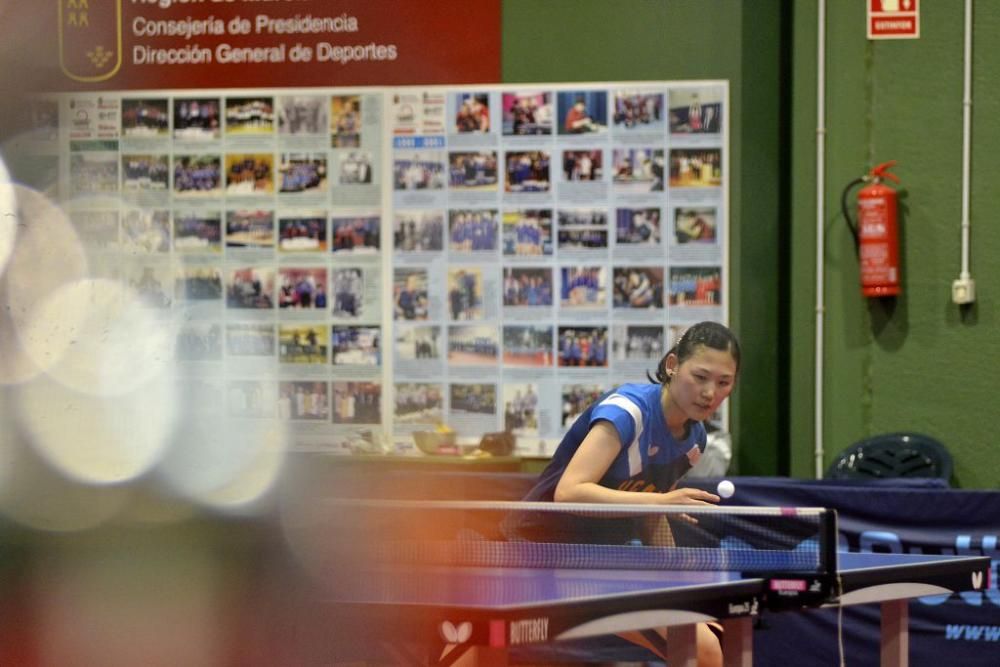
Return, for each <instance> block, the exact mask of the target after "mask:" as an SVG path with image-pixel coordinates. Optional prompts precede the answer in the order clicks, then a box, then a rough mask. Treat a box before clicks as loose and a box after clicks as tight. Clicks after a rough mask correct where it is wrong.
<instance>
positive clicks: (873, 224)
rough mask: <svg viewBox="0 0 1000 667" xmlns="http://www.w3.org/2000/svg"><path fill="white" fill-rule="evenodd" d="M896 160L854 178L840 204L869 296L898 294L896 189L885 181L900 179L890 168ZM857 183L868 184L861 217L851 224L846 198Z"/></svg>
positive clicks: (862, 197) (862, 193) (861, 198)
mask: <svg viewBox="0 0 1000 667" xmlns="http://www.w3.org/2000/svg"><path fill="white" fill-rule="evenodd" d="M895 164H896V161H895V160H892V161H890V162H883V163H882V164H880V165H878V166H876V167H873V168H872V169H871V171H869V172H868V175H867V176H865V177H863V178H859V179H856V180H854V181H852V182H851V183H850V184H849V185H848V186H847V188H845V189H844V197H842V199H841V205H842V206H843V209H844V217H845V218H846V219H847V224H848V226H850V227H851V232H852V233H853V234H854V240H855V243H856V244H857V249H858V261H859V263H860V268H861V293H862V294H863V295H864V296H867V297H882V296H896V295H898V294H899V224H898V221H897V218H896V191H895V190H894V189H893V188H890V187H889V186H888V185H885V184H884V183H883V182H882V181H883V180H884V179H886V178H888V179H891V180H892V181H894V182H896V183H899V179H898V178H897V177H896V175H895V174H893V173H890V172H889V169H890V168H892V167H893V165H895ZM858 183H867V185H866V186H865V187H863V188H861V190H860V191H859V192H858V221H857V225H856V226H855V225H851V217H850V215H848V213H847V205H846V202H845V201H844V199H845V198H846V196H847V193H848V191H849V190H850V189H851V188H852V187H853V186H854V185H856V184H858Z"/></svg>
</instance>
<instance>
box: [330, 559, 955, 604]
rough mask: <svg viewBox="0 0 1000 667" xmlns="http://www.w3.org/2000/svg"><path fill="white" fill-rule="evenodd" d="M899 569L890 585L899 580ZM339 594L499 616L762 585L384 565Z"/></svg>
mask: <svg viewBox="0 0 1000 667" xmlns="http://www.w3.org/2000/svg"><path fill="white" fill-rule="evenodd" d="M838 557H839V569H840V571H841V573H844V574H850V573H852V572H853V573H857V572H873V573H877V572H878V570H879V569H880V568H898V567H899V566H908V565H910V566H912V565H923V564H928V563H934V562H939V561H947V560H950V559H953V558H955V557H954V556H940V555H935V554H885V553H848V552H842V553H840V554H838ZM898 572H899V570H898V569H897V570H896V574H893V575H892V577H891V578H888V579H887V581H896V580H898V579H899V576H898ZM340 574H341V576H337V577H335V582H334V585H333V593H334V595H335V597H336V598H337V599H339V600H342V601H352V602H363V603H384V604H420V605H446V606H461V607H466V608H479V609H497V608H501V607H508V606H524V605H535V604H538V605H543V604H556V603H568V602H572V601H575V600H593V599H595V598H602V597H607V596H627V595H636V594H647V593H655V592H664V593H668V592H675V593H676V592H679V591H682V590H688V591H689V590H694V589H701V590H703V591H704V593H705V594H706V595H712V594H713V593H718V594H719V595H725V593H726V590H727V588H729V587H732V586H733V585H739V583H740V582H747V581H761V580H760V579H753V578H752V577H751V578H748V577H743V576H741V574H740V573H739V572H707V571H677V570H668V571H655V570H652V571H651V570H589V569H587V570H584V569H530V568H510V567H505V568H485V567H484V568H475V567H455V566H386V567H376V568H370V569H365V570H364V571H363V572H353V573H346V572H344V573H340Z"/></svg>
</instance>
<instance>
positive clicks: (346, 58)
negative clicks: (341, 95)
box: [0, 0, 500, 91]
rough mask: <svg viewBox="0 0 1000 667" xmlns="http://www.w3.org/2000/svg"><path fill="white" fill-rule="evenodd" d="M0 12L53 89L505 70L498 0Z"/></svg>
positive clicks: (158, 0)
mask: <svg viewBox="0 0 1000 667" xmlns="http://www.w3.org/2000/svg"><path fill="white" fill-rule="evenodd" d="M43 1H44V2H45V5H41V6H39V5H40V4H41V2H43ZM13 5H16V6H17V7H16V8H14V7H12V6H13ZM0 18H3V20H4V25H5V33H6V34H8V35H11V36H12V38H13V40H14V44H8V48H7V49H6V51H7V52H8V58H7V59H8V60H10V59H12V58H10V57H9V55H10V54H11V53H14V54H15V56H16V59H17V60H19V61H21V62H20V63H17V64H16V65H15V66H20V67H22V72H21V73H22V74H23V75H25V79H27V80H28V81H29V82H30V83H31V87H32V88H42V89H47V90H67V91H69V90H118V89H121V90H128V89H177V88H233V87H255V88H256V87H297V86H302V87H307V86H330V87H333V86H352V85H410V84H461V83H493V82H498V81H499V79H500V0H480V1H478V2H473V3H461V4H459V3H453V2H416V1H412V0H37V1H36V2H23V3H22V2H18V3H8V7H7V8H6V9H4V10H0ZM6 66H7V65H5V67H6Z"/></svg>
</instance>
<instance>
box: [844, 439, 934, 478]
mask: <svg viewBox="0 0 1000 667" xmlns="http://www.w3.org/2000/svg"><path fill="white" fill-rule="evenodd" d="M951 471H952V460H951V454H949V453H948V449H947V448H946V447H945V446H944V445H943V444H941V443H940V442H939V441H937V440H935V439H934V438H932V437H930V436H927V435H922V434H920V433H886V434H883V435H876V436H872V437H870V438H866V439H864V440H861V441H860V442H856V443H855V444H853V445H851V446H850V447H848V448H847V449H845V450H844V451H843V452H841V453H840V455H839V456H837V458H836V459H835V460H834V461H833V462H832V463H831V464H830V467H829V468H827V471H826V478H827V479H886V478H891V477H936V478H939V479H943V480H945V481H949V480H950V479H951Z"/></svg>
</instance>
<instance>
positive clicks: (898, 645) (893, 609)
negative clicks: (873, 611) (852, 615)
mask: <svg viewBox="0 0 1000 667" xmlns="http://www.w3.org/2000/svg"><path fill="white" fill-rule="evenodd" d="M909 621H910V605H909V600H889V601H888V602H883V603H882V650H881V657H882V667H906V665H909V664H910V623H909Z"/></svg>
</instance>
